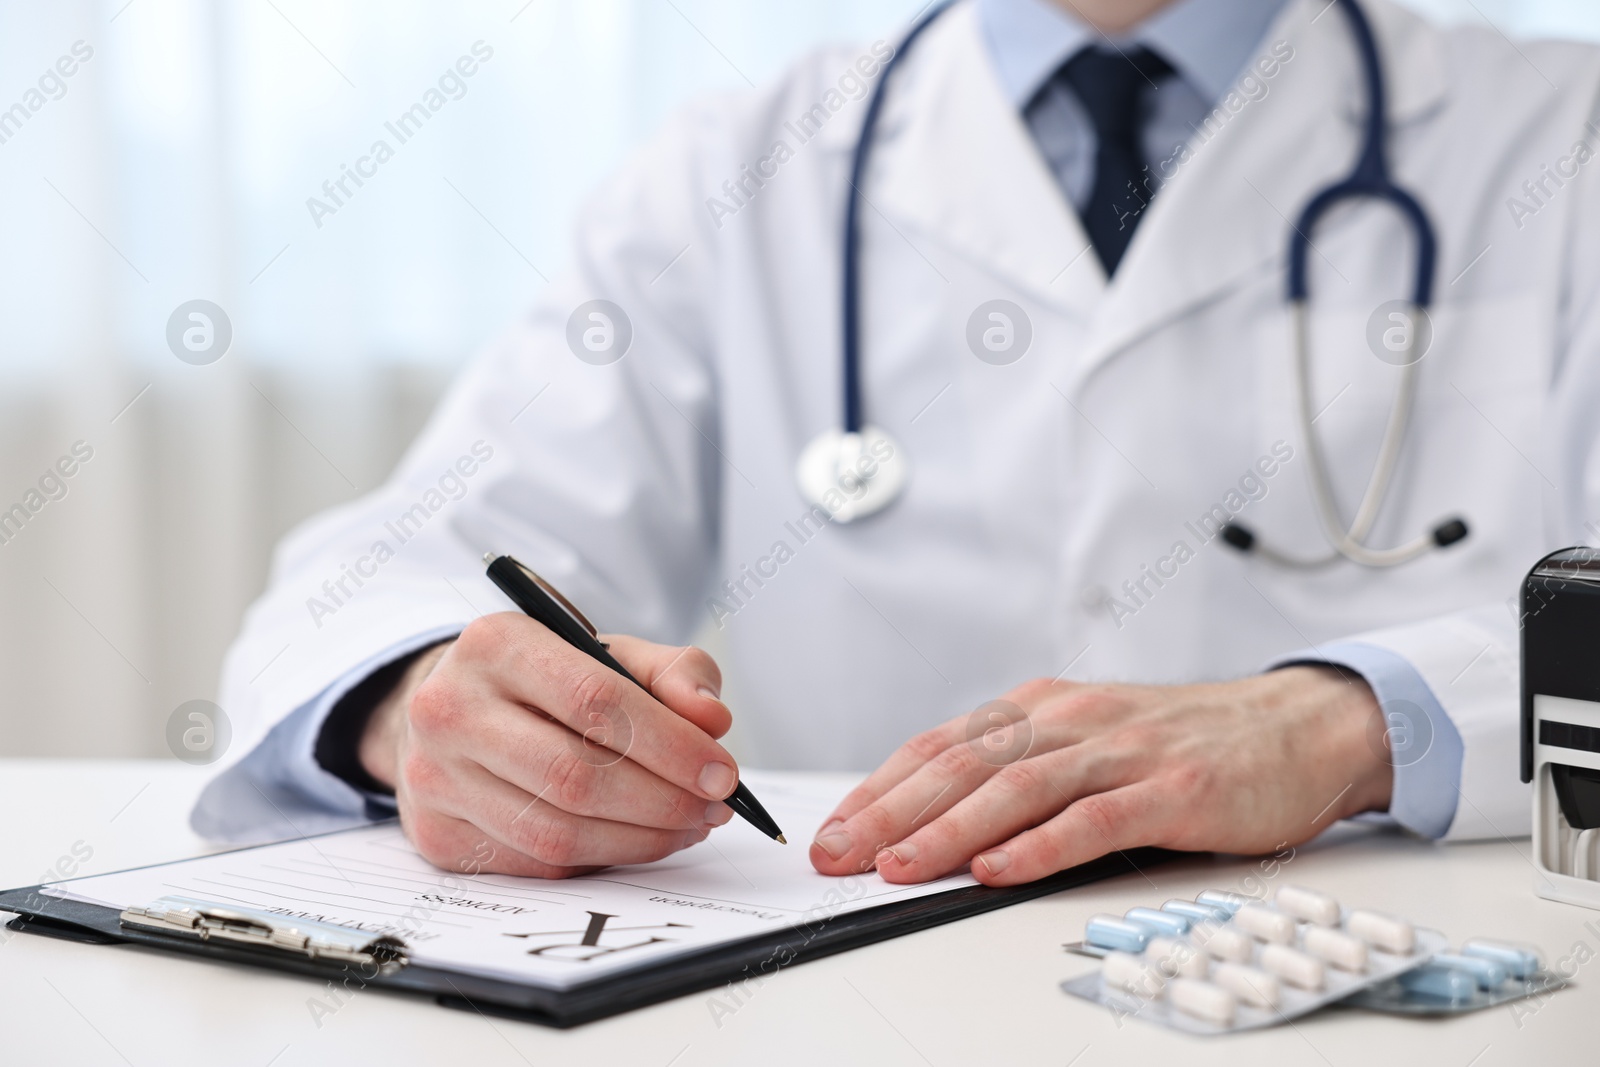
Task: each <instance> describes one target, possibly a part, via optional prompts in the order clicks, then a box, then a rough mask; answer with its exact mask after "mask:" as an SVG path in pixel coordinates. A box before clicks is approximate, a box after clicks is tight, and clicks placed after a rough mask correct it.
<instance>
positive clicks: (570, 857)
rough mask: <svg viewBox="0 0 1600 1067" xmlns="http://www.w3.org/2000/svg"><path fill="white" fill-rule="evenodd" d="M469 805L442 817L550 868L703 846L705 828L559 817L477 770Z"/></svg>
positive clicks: (448, 809)
mask: <svg viewBox="0 0 1600 1067" xmlns="http://www.w3.org/2000/svg"><path fill="white" fill-rule="evenodd" d="M465 777H466V779H467V785H468V789H467V791H466V794H467V796H469V797H470V798H471V800H470V803H469V804H451V803H448V802H447V803H445V804H444V805H443V806H442V807H440V808H439V809H437V810H439V811H440V812H441V813H442V814H445V815H449V816H452V817H454V818H457V819H465V820H467V821H469V822H471V823H472V824H473V825H474V826H476V827H478V828H479V829H480V830H482V831H483V832H484V833H486V834H489V835H490V836H492V837H494V838H495V839H496V840H498V841H502V842H504V843H505V844H507V845H509V846H510V847H511V848H513V849H515V850H516V851H517V852H518V853H520V854H521V855H523V856H526V857H528V858H529V859H531V860H535V861H537V862H539V863H542V864H545V865H547V866H549V867H555V868H571V867H593V866H612V865H615V864H619V863H653V862H655V861H656V860H659V859H662V858H663V857H666V856H670V855H671V854H672V853H674V852H676V851H678V850H679V849H681V848H684V847H685V846H687V845H690V844H693V843H694V842H696V841H699V840H702V839H703V838H704V837H705V834H706V831H707V830H708V829H709V827H705V826H703V825H701V826H693V827H678V828H676V829H671V830H664V829H659V828H656V827H648V826H632V825H629V824H627V823H620V822H612V821H610V820H609V819H592V818H588V817H586V816H581V815H574V814H572V813H571V812H568V811H563V810H561V809H560V808H557V807H555V806H553V805H551V804H548V803H545V802H544V801H541V800H539V799H538V798H537V797H535V796H532V795H530V794H528V793H527V792H526V791H524V790H521V789H518V788H517V787H516V786H513V785H511V784H510V783H509V782H506V781H503V780H501V779H499V778H496V777H495V776H494V775H492V774H490V773H489V772H488V771H486V770H484V769H483V768H481V767H474V768H472V769H470V770H469V771H468V772H467V774H466V776H465Z"/></svg>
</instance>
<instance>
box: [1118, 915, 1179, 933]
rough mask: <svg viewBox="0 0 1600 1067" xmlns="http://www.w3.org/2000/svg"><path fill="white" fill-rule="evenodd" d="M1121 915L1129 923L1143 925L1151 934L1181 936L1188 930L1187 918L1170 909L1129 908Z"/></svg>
mask: <svg viewBox="0 0 1600 1067" xmlns="http://www.w3.org/2000/svg"><path fill="white" fill-rule="evenodd" d="M1122 917H1123V918H1124V919H1126V920H1128V921H1129V922H1131V923H1134V924H1136V925H1139V926H1142V927H1144V928H1145V929H1147V930H1149V931H1150V932H1151V933H1153V934H1165V935H1166V936H1168V937H1182V936H1183V935H1184V934H1186V933H1188V932H1189V925H1190V924H1189V920H1188V919H1186V918H1184V917H1183V916H1182V915H1175V914H1173V913H1172V912H1170V911H1157V910H1156V909H1154V908H1129V909H1128V910H1127V911H1125V912H1123V913H1122Z"/></svg>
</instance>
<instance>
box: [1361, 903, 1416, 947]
mask: <svg viewBox="0 0 1600 1067" xmlns="http://www.w3.org/2000/svg"><path fill="white" fill-rule="evenodd" d="M1344 928H1345V929H1346V930H1348V931H1349V932H1350V933H1351V934H1353V935H1355V936H1356V937H1359V938H1360V939H1361V940H1363V941H1365V942H1366V943H1367V944H1369V945H1371V946H1372V947H1373V948H1381V949H1383V951H1385V952H1393V953H1394V954H1396V955H1398V956H1408V955H1410V954H1411V953H1412V951H1414V950H1415V949H1416V947H1417V928H1416V927H1415V926H1412V925H1411V924H1410V923H1408V922H1406V921H1405V920H1404V919H1397V918H1395V917H1394V916H1393V915H1384V914H1383V913H1382V912H1377V911H1352V912H1351V913H1350V918H1348V919H1346V920H1345V923H1344Z"/></svg>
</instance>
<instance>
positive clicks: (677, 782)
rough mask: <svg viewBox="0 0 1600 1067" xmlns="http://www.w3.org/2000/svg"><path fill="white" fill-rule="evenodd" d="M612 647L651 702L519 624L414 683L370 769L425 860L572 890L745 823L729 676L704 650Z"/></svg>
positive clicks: (415, 670)
mask: <svg viewBox="0 0 1600 1067" xmlns="http://www.w3.org/2000/svg"><path fill="white" fill-rule="evenodd" d="M604 640H605V641H606V643H607V644H608V645H609V647H610V651H611V654H612V655H613V656H615V657H616V659H617V660H618V661H620V662H621V663H622V664H623V666H625V667H626V668H627V670H628V672H629V673H630V674H632V675H633V676H634V677H635V678H637V679H638V680H639V681H640V682H641V683H643V685H644V686H645V687H646V688H647V689H648V690H649V692H648V693H646V692H645V691H644V690H643V689H640V688H639V687H638V686H636V685H634V684H633V683H631V682H629V681H627V680H625V679H624V678H623V676H622V675H620V674H618V673H617V672H615V671H613V670H611V669H609V668H607V667H605V666H604V665H602V664H600V663H597V662H596V661H595V660H593V659H591V658H590V657H589V656H587V655H585V654H584V653H582V652H580V651H578V650H577V649H575V648H573V647H572V646H571V645H570V644H568V643H567V642H566V641H564V640H562V639H561V638H559V637H557V636H556V635H555V634H554V633H552V632H551V631H550V630H548V629H546V628H545V626H543V625H542V624H541V623H539V622H537V621H535V620H533V619H531V618H529V617H527V616H526V615H522V614H519V613H516V612H504V613H499V614H494V615H486V616H483V617H482V618H479V619H477V620H475V621H473V622H472V623H471V624H470V625H469V626H467V628H466V629H465V630H464V631H462V633H461V635H460V636H459V637H458V638H456V639H455V640H453V641H450V642H447V643H445V644H442V645H437V646H435V647H433V648H431V649H429V650H427V651H426V652H424V653H422V654H421V655H420V656H418V657H417V659H416V660H415V661H413V662H412V664H411V665H410V666H409V667H408V668H407V670H406V672H405V674H404V675H403V676H402V678H401V679H400V681H399V682H398V684H397V685H396V686H395V688H394V689H393V690H392V691H391V692H390V693H389V694H388V696H387V697H385V698H384V700H383V701H382V702H381V703H380V704H379V705H378V706H377V707H376V708H375V709H374V711H373V713H372V716H371V718H370V719H368V721H367V725H366V729H365V732H364V733H363V735H362V738H361V742H360V747H359V755H360V759H361V765H362V767H363V768H364V769H365V770H366V772H367V773H368V774H370V775H371V776H372V777H373V778H375V779H377V781H378V782H380V783H382V784H383V785H385V786H387V787H389V788H391V789H393V790H394V793H395V799H396V802H397V803H398V805H399V809H400V821H401V825H402V826H403V827H404V828H405V831H406V834H407V836H408V837H410V839H411V842H412V844H413V845H415V846H416V849H417V851H418V852H420V853H421V854H422V855H423V856H424V857H425V858H426V859H428V860H429V861H430V862H432V863H434V864H436V865H438V866H440V867H445V868H449V869H452V870H461V869H464V868H462V867H461V866H460V864H461V863H462V862H463V861H465V860H469V859H470V861H471V862H472V863H473V864H474V865H475V869H479V870H485V871H493V872H496V873H500V874H517V875H528V876H532V877H539V878H563V877H571V876H573V875H577V874H584V873H587V872H589V871H592V870H595V869H596V868H599V867H604V866H609V865H612V864H618V863H645V862H649V861H651V860H657V859H661V858H662V857H664V856H667V855H670V854H671V853H673V852H676V851H677V850H679V849H681V848H683V847H684V846H686V845H689V844H692V843H694V842H695V841H698V840H701V839H702V838H704V837H705V836H706V834H707V833H709V832H710V830H711V829H712V828H713V827H716V826H720V825H722V824H723V823H725V822H727V821H728V820H729V819H730V818H732V816H733V812H732V810H731V809H730V808H729V807H728V806H727V805H726V804H723V803H722V802H721V801H722V800H723V798H725V797H727V796H728V795H729V794H730V793H732V792H733V790H734V787H735V786H736V785H737V783H738V771H737V769H736V767H735V764H734V761H733V757H732V756H730V755H728V753H727V751H726V750H725V749H724V748H723V747H722V746H721V745H719V744H717V742H716V740H715V739H716V738H719V737H721V736H722V735H723V734H725V733H727V731H728V728H729V726H731V725H732V716H731V715H730V714H729V712H728V709H727V707H726V706H725V705H724V704H723V703H722V701H721V700H720V699H718V694H719V693H720V692H721V687H722V674H721V672H720V671H719V670H718V669H717V665H716V663H714V662H713V661H712V659H711V657H710V656H709V655H707V654H706V653H704V652H702V651H701V650H700V649H698V648H672V647H669V646H666V645H657V644H652V643H650V642H648V641H643V640H640V639H638V638H633V637H623V636H607V637H605V638H604ZM485 846H487V848H488V850H491V851H490V852H489V854H490V856H491V858H490V859H489V860H488V861H487V862H484V860H483V857H484V855H485Z"/></svg>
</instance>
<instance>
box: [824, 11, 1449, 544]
mask: <svg viewBox="0 0 1600 1067" xmlns="http://www.w3.org/2000/svg"><path fill="white" fill-rule="evenodd" d="M1335 2H1337V3H1338V5H1339V7H1340V9H1341V10H1343V11H1344V13H1345V16H1346V17H1347V18H1348V19H1349V21H1350V33H1351V36H1352V38H1353V39H1354V41H1355V45H1356V51H1357V53H1358V55H1359V58H1360V61H1361V69H1362V75H1363V81H1364V82H1365V86H1366V96H1367V115H1366V126H1365V130H1364V132H1363V137H1362V144H1361V152H1360V155H1359V157H1358V158H1357V160H1356V165H1355V168H1354V169H1353V170H1352V171H1351V172H1350V175H1349V176H1348V177H1346V178H1344V179H1342V180H1340V181H1337V182H1334V183H1333V184H1331V185H1329V186H1327V187H1326V188H1324V189H1322V190H1321V191H1319V192H1318V193H1317V194H1316V195H1314V196H1313V197H1312V198H1311V201H1310V202H1309V203H1308V204H1306V206H1305V209H1304V210H1303V211H1302V212H1301V214H1300V218H1299V219H1298V220H1297V222H1296V223H1295V225H1294V226H1293V227H1291V228H1290V233H1289V274H1288V283H1289V284H1288V300H1289V310H1290V316H1291V319H1292V323H1291V328H1292V333H1293V346H1294V385H1295V392H1296V397H1297V402H1296V404H1295V415H1296V418H1297V420H1298V423H1299V428H1300V434H1301V439H1302V440H1303V441H1304V442H1305V451H1306V460H1307V467H1308V472H1309V480H1310V482H1311V490H1312V496H1313V498H1314V500H1315V503H1316V510H1317V515H1318V518H1319V519H1320V521H1321V523H1322V528H1323V533H1324V536H1326V538H1327V540H1328V544H1329V545H1330V546H1331V548H1332V551H1331V552H1329V553H1328V554H1326V555H1324V556H1321V557H1317V558H1312V559H1300V558H1296V557H1293V556H1290V555H1287V554H1285V553H1282V552H1279V551H1277V550H1275V549H1273V548H1272V547H1270V546H1269V545H1266V544H1263V543H1262V541H1261V539H1260V538H1259V537H1258V536H1256V535H1255V534H1254V533H1252V532H1251V531H1250V530H1249V529H1247V528H1246V527H1244V526H1243V525H1241V524H1239V523H1230V524H1228V525H1227V526H1225V527H1223V530H1222V537H1223V540H1224V541H1225V542H1226V543H1227V544H1229V545H1231V546H1232V547H1234V548H1236V549H1238V550H1239V551H1241V552H1246V553H1255V554H1257V555H1259V556H1261V557H1262V558H1263V559H1266V560H1269V561H1270V562H1272V563H1276V564H1279V565H1282V566H1286V567H1294V568H1313V567H1321V566H1324V565H1326V564H1328V563H1331V562H1333V561H1335V560H1337V559H1339V558H1341V557H1342V558H1344V559H1348V560H1351V561H1353V562H1355V563H1359V564H1361V565H1363V566H1367V567H1394V566H1398V565H1399V564H1402V563H1408V562H1410V561H1411V560H1414V559H1416V558H1418V557H1419V556H1422V555H1424V554H1426V553H1428V552H1430V551H1433V550H1434V549H1436V548H1443V547H1445V546H1447V545H1452V544H1455V543H1456V542H1457V541H1460V540H1461V539H1462V538H1464V537H1466V536H1467V524H1466V522H1465V521H1464V520H1463V519H1461V518H1459V517H1456V518H1451V519H1448V520H1446V521H1445V522H1442V523H1440V524H1439V525H1438V526H1436V527H1434V528H1433V529H1432V530H1430V531H1428V532H1427V533H1425V534H1422V535H1420V536H1418V537H1416V538H1414V539H1412V540H1411V541H1408V542H1405V543H1404V544H1401V545H1398V546H1396V547H1394V548H1374V547H1372V546H1370V545H1368V544H1367V543H1366V538H1367V535H1368V534H1369V533H1371V531H1372V527H1373V525H1374V524H1375V523H1376V522H1377V519H1378V514H1379V511H1380V510H1381V508H1382V506H1383V500H1384V497H1385V495H1386V494H1387V492H1388V489H1389V484H1390V482H1391V481H1392V480H1393V478H1394V474H1395V471H1396V469H1397V468H1398V466H1399V461H1400V451H1401V447H1402V446H1403V445H1404V443H1405V439H1406V433H1407V430H1408V429H1409V426H1410V421H1411V410H1412V407H1413V402H1414V401H1415V398H1416V389H1417V371H1418V364H1419V363H1420V361H1421V355H1420V354H1418V353H1416V352H1415V346H1416V343H1417V338H1418V336H1419V335H1420V333H1421V331H1420V330H1418V329H1417V328H1415V327H1416V323H1417V321H1418V320H1420V319H1423V318H1424V317H1425V316H1426V312H1427V308H1428V305H1429V304H1430V303H1431V301H1432V297H1433V274H1434V259H1435V252H1436V239H1435V236H1434V232H1433V226H1432V224H1431V223H1430V222H1429V221H1428V216H1427V213H1426V212H1425V211H1424V210H1423V208H1422V205H1421V204H1419V203H1418V202H1417V200H1416V198H1415V197H1413V196H1412V195H1411V194H1410V193H1408V192H1407V191H1406V190H1404V189H1402V188H1401V187H1400V186H1399V185H1396V184H1395V182H1394V180H1393V179H1392V178H1391V177H1390V175H1389V167H1388V162H1387V160H1386V157H1385V154H1384V133H1385V128H1386V115H1387V109H1386V105H1385V99H1384V97H1385V92H1384V82H1383V71H1382V67H1381V64H1380V62H1379V58H1378V46H1377V42H1376V40H1375V38H1374V37H1373V33H1372V25H1371V23H1369V22H1368V21H1367V17H1366V13H1365V12H1364V11H1362V9H1361V7H1360V5H1359V4H1358V3H1357V2H1356V0H1335ZM951 6H953V4H952V3H946V4H942V5H940V6H939V7H938V8H935V9H934V10H933V11H931V12H929V13H928V14H927V15H925V16H924V17H923V18H922V20H921V21H920V22H918V23H917V24H916V25H915V26H913V27H912V28H911V30H910V31H909V32H908V33H907V34H906V36H905V39H904V40H903V41H902V42H901V44H900V47H899V48H898V49H897V50H896V51H895V53H894V55H893V56H891V57H890V59H889V60H888V62H886V63H885V64H884V67H883V70H882V72H881V74H880V76H879V78H878V84H877V86H876V87H875V88H874V89H873V93H872V98H871V100H870V101H869V102H868V104H867V113H866V116H865V118H864V120H863V122H862V127H861V136H860V139H859V140H858V141H857V142H856V147H855V153H854V156H853V158H852V161H851V167H850V190H849V192H848V194H847V196H846V200H845V229H844V271H843V279H844V292H843V307H842V311H843V314H842V324H843V345H842V352H843V364H844V368H843V369H844V374H843V384H844V425H843V427H842V428H841V429H837V430H828V431H825V432H823V433H822V434H821V435H819V436H818V437H817V438H816V439H815V440H813V441H812V442H811V443H810V444H809V445H807V446H806V448H805V450H804V451H803V452H802V453H801V455H800V460H799V463H798V464H797V467H796V475H797V478H798V480H799V483H800V489H801V492H802V493H804V495H805V497H806V499H807V500H809V501H811V502H812V503H813V504H817V505H820V506H822V507H824V508H827V509H828V510H829V511H830V512H831V513H832V515H833V518H834V521H836V522H850V521H853V520H854V519H858V518H861V517H863V516H866V515H870V514H873V513H874V512H877V511H880V510H882V509H883V508H884V507H886V506H888V505H889V504H890V503H892V502H893V501H894V500H895V498H896V497H898V496H899V495H900V493H901V491H902V490H903V489H904V488H905V483H906V478H907V474H908V471H909V466H908V464H907V461H906V457H905V453H904V450H903V449H902V448H901V447H900V446H899V445H898V444H896V443H895V442H894V440H893V438H891V437H890V436H889V435H888V433H886V432H885V431H884V430H883V429H881V428H879V427H876V426H872V425H868V424H864V423H863V421H862V415H861V352H860V289H861V285H860V241H859V219H860V204H861V199H862V198H861V182H862V179H863V177H864V175H865V171H866V161H867V154H868V151H869V149H870V148H871V144H872V138H873V134H874V131H875V128H876V124H877V119H878V112H879V111H880V110H881V108H882V104H883V96H884V90H885V88H886V86H887V85H888V82H889V75H890V73H891V72H892V71H893V69H894V67H895V65H896V64H897V63H898V62H899V61H900V60H901V59H902V58H903V57H904V56H905V54H906V52H907V51H908V50H909V48H910V45H911V43H912V42H913V41H914V40H916V38H917V36H918V35H919V34H920V33H921V32H922V31H923V30H924V29H926V28H927V27H928V26H929V25H930V24H931V23H932V22H933V20H934V19H936V18H937V17H938V16H939V15H941V14H942V13H944V11H946V10H948V9H949V8H950V7H951ZM1361 198H1369V199H1376V200H1383V201H1387V202H1388V203H1390V204H1392V205H1393V206H1394V207H1395V208H1396V209H1398V210H1399V212H1400V214H1401V216H1402V217H1403V218H1404V219H1405V221H1406V223H1407V225H1408V226H1409V227H1410V228H1411V230H1412V232H1413V234H1414V235H1415V237H1416V241H1417V270H1416V279H1415V284H1414V286H1413V289H1412V296H1411V307H1410V309H1409V315H1410V318H1409V320H1408V322H1407V323H1406V324H1405V325H1406V327H1407V328H1405V329H1404V330H1403V333H1404V341H1403V344H1402V346H1401V350H1400V351H1399V352H1398V353H1396V356H1397V358H1396V359H1395V360H1394V362H1396V363H1398V364H1399V371H1400V381H1399V384H1398V385H1397V386H1396V388H1395V396H1394V401H1393V404H1392V405H1391V407H1390V409H1389V419H1388V423H1387V424H1386V426H1385V427H1384V434H1383V442H1382V445H1381V447H1380V448H1379V450H1378V457H1377V459H1376V461H1375V462H1374V464H1373V470H1372V476H1371V477H1370V478H1369V479H1368V481H1367V487H1366V491H1365V492H1363V493H1362V495H1361V503H1360V505H1359V506H1358V507H1357V508H1356V515H1355V519H1354V520H1353V521H1352V522H1351V523H1350V525H1349V526H1348V527H1347V526H1345V525H1344V522H1343V520H1342V519H1341V518H1340V516H1339V506H1338V502H1337V500H1336V499H1335V496H1334V492H1333V480H1332V478H1331V477H1330V476H1329V474H1328V468H1327V461H1326V458H1325V457H1324V455H1323V451H1322V445H1321V441H1320V439H1319V438H1318V436H1317V433H1316V428H1315V427H1314V426H1313V425H1312V423H1313V422H1314V420H1315V418H1316V415H1315V413H1314V412H1313V411H1312V397H1311V374H1310V369H1311V366H1310V364H1311V356H1310V343H1309V339H1308V337H1307V322H1306V318H1307V316H1306V305H1307V302H1308V301H1309V299H1310V283H1309V280H1308V273H1307V265H1308V260H1309V253H1310V251H1311V236H1310V235H1311V233H1312V231H1313V230H1314V229H1315V227H1316V224H1317V222H1318V221H1320V219H1321V218H1322V216H1323V214H1324V213H1326V212H1327V211H1328V210H1329V209H1330V208H1331V207H1333V205H1335V204H1337V203H1340V202H1341V201H1345V200H1353V199H1361ZM885 453H887V454H888V455H890V456H891V457H892V459H891V460H890V461H889V462H887V463H879V462H876V461H875V460H874V459H873V457H877V456H881V455H884V454H885ZM865 470H870V471H871V473H870V474H869V473H864V471H865ZM841 502H842V504H841Z"/></svg>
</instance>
